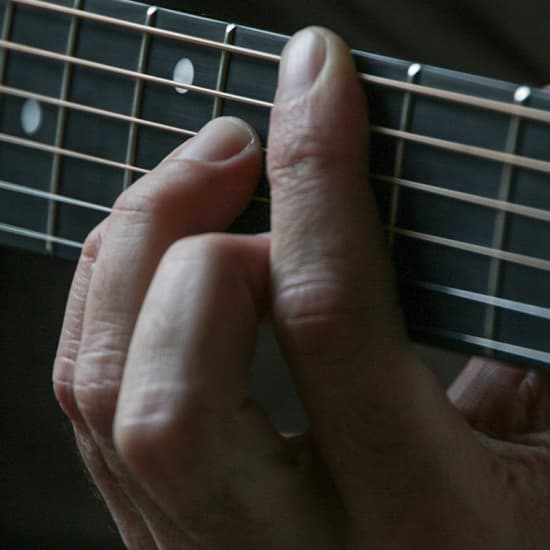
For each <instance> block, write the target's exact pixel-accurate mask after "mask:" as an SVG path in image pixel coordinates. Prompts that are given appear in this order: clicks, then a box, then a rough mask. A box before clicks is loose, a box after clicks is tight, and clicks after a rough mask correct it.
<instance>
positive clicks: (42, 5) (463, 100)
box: [11, 0, 550, 123]
mask: <svg viewBox="0 0 550 550" xmlns="http://www.w3.org/2000/svg"><path fill="white" fill-rule="evenodd" d="M11 1H13V2H16V3H18V4H26V5H29V6H33V7H36V8H38V9H44V10H47V11H55V12H58V13H63V14H67V15H71V14H73V15H78V16H79V17H81V18H83V19H89V20H93V21H97V22H101V23H105V24H109V25H113V26H118V27H125V28H128V29H133V30H136V31H139V32H148V33H150V34H154V35H157V36H162V37H164V38H169V39H172V40H176V41H182V42H188V43H191V44H196V45H199V46H204V47H207V48H214V49H220V50H223V51H228V52H231V53H234V54H240V55H245V56H249V57H255V58H257V59H261V60H263V61H269V62H274V63H278V62H279V61H280V59H281V56H280V55H277V54H270V53H266V52H261V51H259V50H254V49H250V48H244V47H241V46H234V45H230V44H224V43H222V42H217V41H215V40H208V39H205V38H199V37H196V36H192V35H186V34H182V33H177V32H174V31H168V30H164V29H157V28H154V27H147V26H144V25H141V24H139V23H133V22H131V21H125V20H121V19H116V18H113V17H108V16H104V15H100V14H96V13H91V12H79V13H73V10H72V9H71V8H68V7H64V6H59V5H56V4H49V3H47V2H42V1H40V0H11ZM359 78H360V79H361V80H362V81H363V82H365V83H368V84H374V85H376V86H381V87H387V88H394V89H397V90H401V91H406V92H412V93H415V94H419V95H425V96H427V97H432V98H434V99H440V100H444V101H449V102H452V103H460V104H464V105H469V106H471V107H475V108H479V109H484V110H488V111H494V112H499V113H503V114H511V115H515V116H520V117H522V118H528V119H531V120H535V121H538V122H545V123H549V122H550V112H549V111H545V110H542V109H536V108H533V107H521V106H511V105H510V104H508V103H506V102H504V101H498V100H493V99H485V98H480V97H476V96H472V95H468V94H463V93H459V92H451V91H447V90H444V89H442V88H431V87H429V86H423V85H420V84H414V83H408V82H402V81H400V80H393V79H391V78H386V77H381V76H376V75H371V74H366V73H359Z"/></svg>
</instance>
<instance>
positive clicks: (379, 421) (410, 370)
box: [268, 28, 473, 495]
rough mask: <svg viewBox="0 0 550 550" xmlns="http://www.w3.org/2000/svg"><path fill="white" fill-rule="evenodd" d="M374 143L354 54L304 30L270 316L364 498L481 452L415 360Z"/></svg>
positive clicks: (342, 471) (293, 59) (315, 415)
mask: <svg viewBox="0 0 550 550" xmlns="http://www.w3.org/2000/svg"><path fill="white" fill-rule="evenodd" d="M366 146H367V113H366V105H365V98H364V96H363V93H362V90H361V87H360V84H359V81H358V78H357V72H356V69H355V67H354V64H353V61H352V58H351V56H350V54H349V49H348V47H347V46H346V45H345V44H344V43H343V42H342V41H341V40H340V39H339V38H337V37H336V36H335V35H333V34H332V33H330V32H328V31H326V30H323V29H317V28H314V29H306V30H305V31H301V32H300V33H298V34H297V35H296V36H295V37H294V38H293V39H292V40H291V41H290V43H289V44H288V45H287V47H286V48H285V51H284V52H283V56H282V63H281V68H280V74H279V88H278V91H277V95H276V100H275V106H274V108H273V110H272V115H271V133H270V139H269V148H268V174H269V178H270V182H271V193H272V195H271V196H272V248H271V271H272V285H273V312H274V320H275V324H276V328H277V333H278V337H279V340H280V342H281V345H282V348H283V352H284V354H285V357H286V359H287V362H288V363H289V365H290V368H291V369H292V371H293V373H294V376H295V378H296V381H297V385H298V389H299V392H300V394H301V398H302V400H303V402H304V405H305V407H306V410H307V413H308V416H309V418H310V421H311V427H312V430H313V433H314V435H315V438H316V440H317V442H318V444H319V445H320V447H321V449H322V452H323V453H324V455H325V456H324V458H325V460H326V461H327V463H328V464H329V465H333V466H334V465H337V466H336V467H337V469H338V475H337V476H336V477H337V478H338V479H337V482H338V483H339V485H340V488H341V489H342V487H343V488H344V489H349V492H350V493H353V494H355V495H357V494H358V493H361V494H363V495H365V494H369V493H370V494H372V488H373V484H376V483H382V484H385V483H386V482H387V478H384V479H382V478H383V477H384V476H381V472H383V471H384V470H386V471H387V472H388V475H391V476H392V477H393V478H394V479H395V477H396V472H398V474H397V477H399V476H407V477H410V471H411V469H414V468H415V467H416V466H418V463H419V462H422V463H424V464H425V463H426V460H427V459H426V454H430V455H432V456H430V457H429V459H428V460H429V461H430V463H433V462H434V460H433V458H434V457H433V454H436V453H438V452H440V451H439V449H441V447H442V445H441V443H443V447H446V445H445V443H448V444H449V445H455V444H456V445H461V444H462V443H463V441H461V439H466V438H469V441H470V443H473V436H472V434H471V433H470V430H469V429H468V427H467V425H466V423H465V422H464V420H463V419H462V418H460V416H459V415H458V413H457V412H456V411H455V410H454V409H453V408H452V407H451V406H450V404H449V402H448V400H447V399H446V396H445V393H444V391H443V389H442V388H441V387H440V386H439V385H438V384H437V382H436V381H435V379H434V378H433V377H432V375H431V374H430V373H429V372H428V370H427V369H426V368H425V367H424V366H423V365H421V364H420V363H419V361H418V360H417V359H416V357H415V355H414V354H413V353H412V351H411V345H410V343H409V341H408V339H407V337H406V331H405V329H404V325H403V321H402V319H401V314H400V311H399V307H398V304H397V300H396V296H395V292H394V285H393V275H392V270H391V267H390V264H389V260H388V257H387V253H386V250H385V244H384V239H383V234H382V231H381V228H380V225H379V222H378V216H377V212H376V208H375V204H374V200H373V196H372V193H371V191H370V189H369V187H368V185H367V177H366V176H367V166H366V156H367V155H366V151H367V149H366ZM461 434H462V435H461ZM381 450H382V452H380V451H381ZM445 454H446V455H448V454H449V453H448V449H447V448H446V449H445ZM458 454H459V455H460V456H464V452H463V451H462V452H460V453H458ZM401 461H406V462H403V463H401ZM443 462H445V466H444V467H443V466H442V470H443V469H448V468H449V467H452V465H451V464H449V461H448V460H447V459H445V460H444V461H443ZM401 466H403V467H401ZM423 470H425V467H424V468H423ZM368 472H371V473H370V474H369V473H368ZM442 475H445V476H447V475H448V471H447V472H442ZM361 481H364V482H365V483H364V485H365V488H368V490H367V491H361V490H360V489H358V483H359V484H360V483H361Z"/></svg>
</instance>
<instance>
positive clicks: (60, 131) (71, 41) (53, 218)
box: [45, 0, 82, 254]
mask: <svg viewBox="0 0 550 550" xmlns="http://www.w3.org/2000/svg"><path fill="white" fill-rule="evenodd" d="M73 7H74V9H76V10H80V9H81V8H82V0H74V4H73ZM79 29H80V18H78V17H75V16H73V17H72V18H71V25H70V27H69V34H68V37H67V47H66V49H65V53H66V55H71V56H72V55H74V52H75V49H76V43H77V40H78V31H79ZM72 74H73V65H72V64H71V63H65V65H64V67H63V79H62V81H61V89H60V92H59V99H60V100H61V101H66V100H67V99H68V97H69V90H70V87H71V79H72ZM66 120H67V109H66V108H65V107H63V106H60V107H59V110H58V112H57V124H56V130H55V147H63V142H64V141H65V127H66ZM61 163H62V156H61V155H60V154H59V153H54V154H53V157H52V168H51V172H50V185H49V192H50V194H52V195H57V194H58V193H59V182H60V173H61ZM57 208H58V203H57V201H55V200H50V201H49V203H48V222H47V225H46V233H47V234H48V235H51V236H54V235H55V227H56V223H57ZM45 243H46V251H47V252H48V253H50V254H53V253H54V251H55V244H56V241H54V240H51V239H50V240H47V241H45Z"/></svg>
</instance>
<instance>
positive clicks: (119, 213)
mask: <svg viewBox="0 0 550 550" xmlns="http://www.w3.org/2000/svg"><path fill="white" fill-rule="evenodd" d="M228 157H229V158H228ZM260 166H261V151H260V148H259V145H258V141H257V139H256V138H255V137H254V136H253V135H252V133H251V131H250V129H249V128H248V127H247V126H245V125H244V124H243V123H241V122H238V121H236V119H217V120H215V121H213V122H211V123H210V124H209V125H207V126H206V127H205V128H204V130H203V131H202V132H201V134H200V135H199V136H197V137H195V138H194V139H193V140H191V141H190V142H187V143H186V144H185V145H184V147H183V148H182V149H181V150H180V151H179V152H178V153H177V154H176V156H172V157H170V158H169V159H168V160H167V161H165V162H163V163H162V164H161V165H160V166H159V167H158V168H157V169H156V170H154V171H153V172H152V173H151V174H149V175H148V176H146V177H144V178H143V179H142V180H140V181H138V182H136V183H135V184H134V185H133V186H132V187H131V188H130V189H128V190H127V191H126V192H125V193H124V194H123V195H122V196H121V197H120V198H119V199H118V200H117V202H116V204H115V206H114V208H113V212H112V214H111V216H110V218H109V221H108V225H107V227H106V231H105V235H104V239H103V243H102V247H101V250H100V253H99V256H98V259H97V262H96V265H95V268H94V273H93V275H92V280H91V284H90V292H89V294H88V299H87V304H86V314H85V320H84V328H83V335H82V344H81V347H80V352H79V356H78V362H77V370H76V373H75V387H76V396H77V402H78V406H79V409H80V412H81V414H82V415H83V417H84V418H85V419H86V422H87V423H88V425H89V426H90V428H91V429H92V431H93V432H95V433H96V436H97V437H98V438H101V439H102V440H105V443H106V444H107V445H109V446H110V445H111V439H112V438H111V432H112V419H113V414H114V410H115V406H116V398H117V394H118V388H119V384H120V379H121V375H122V368H123V365H124V361H125V356H126V352H127V349H128V345H129V342H130V338H131V335H132V332H133V328H134V324H135V319H136V317H137V313H138V311H139V309H140V307H141V304H142V301H143V298H144V296H145V292H146V290H147V287H148V286H149V282H150V280H151V278H152V276H153V273H154V271H155V269H156V267H157V264H158V262H159V261H160V258H161V257H162V255H163V254H164V252H165V251H166V249H167V248H168V247H169V246H170V244H172V243H173V242H174V241H176V240H177V239H179V238H182V237H185V236H187V235H191V234H194V233H201V232H204V231H217V230H222V229H225V228H226V227H227V226H228V225H229V224H230V223H231V222H232V221H233V220H234V219H235V218H236V216H237V215H238V214H240V212H241V211H242V210H243V209H244V206H245V205H246V203H247V202H248V201H249V200H250V198H251V195H252V192H253V189H254V186H255V183H256V177H257V175H258V173H259V170H260Z"/></svg>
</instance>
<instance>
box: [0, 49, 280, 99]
mask: <svg viewBox="0 0 550 550" xmlns="http://www.w3.org/2000/svg"><path fill="white" fill-rule="evenodd" d="M0 48H4V49H5V50H10V51H15V52H19V53H24V54H27V55H34V56H36V57H43V58H45V59H52V60H54V61H62V62H64V63H71V64H74V65H80V66H81V67H87V68H89V69H95V70H97V71H104V72H108V73H113V74H116V75H119V76H125V77H128V78H136V79H139V80H145V81H147V82H152V83H154V84H160V85H161V86H170V87H172V88H182V89H184V90H188V91H190V92H196V93H198V94H203V95H207V96H211V97H218V98H220V99H224V100H228V101H236V102H238V103H244V104H246V105H252V106H254V107H264V108H266V109H270V108H271V107H273V103H271V102H269V101H263V100H261V99H254V98H251V97H247V96H243V95H238V94H231V93H228V92H222V91H220V90H214V89H212V88H205V87H204V86H196V85H195V84H185V83H183V82H178V81H177V80H171V79H169V78H162V77H160V76H154V75H152V74H148V73H140V72H139V71H132V70H130V69H123V68H122V67H116V66H114V65H107V64H105V63H99V62H97V61H91V60H89V59H84V58H82V57H75V56H72V55H66V54H63V53H58V52H53V51H51V50H46V49H43V48H35V47H33V46H27V45H25V44H20V43H19V42H12V41H8V40H3V39H0Z"/></svg>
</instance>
